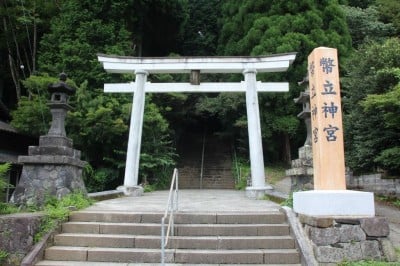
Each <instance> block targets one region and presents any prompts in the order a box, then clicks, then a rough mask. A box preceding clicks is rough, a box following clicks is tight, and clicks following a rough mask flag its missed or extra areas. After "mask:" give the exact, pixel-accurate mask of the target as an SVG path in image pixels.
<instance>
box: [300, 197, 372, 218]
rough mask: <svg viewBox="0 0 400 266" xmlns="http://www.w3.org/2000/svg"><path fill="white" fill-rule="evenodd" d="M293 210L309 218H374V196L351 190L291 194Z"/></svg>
mask: <svg viewBox="0 0 400 266" xmlns="http://www.w3.org/2000/svg"><path fill="white" fill-rule="evenodd" d="M293 210H294V211H295V212H296V213H299V214H304V215H311V216H358V217H360V216H362V217H373V216H375V203H374V194H373V193H371V192H360V191H353V190H311V191H302V192H295V193H293Z"/></svg>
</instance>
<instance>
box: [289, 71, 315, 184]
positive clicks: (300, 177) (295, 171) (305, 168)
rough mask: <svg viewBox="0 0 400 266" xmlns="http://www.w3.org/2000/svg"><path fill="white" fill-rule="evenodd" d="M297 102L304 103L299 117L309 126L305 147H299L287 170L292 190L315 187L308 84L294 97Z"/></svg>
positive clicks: (305, 80) (306, 80) (302, 82)
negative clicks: (297, 153)
mask: <svg viewBox="0 0 400 266" xmlns="http://www.w3.org/2000/svg"><path fill="white" fill-rule="evenodd" d="M307 83H308V78H307V77H306V78H304V80H303V81H301V82H299V85H302V84H307ZM294 102H295V103H299V104H302V106H303V110H302V111H301V112H300V113H299V114H298V115H297V117H299V118H301V119H303V120H304V123H305V124H306V128H307V138H306V141H305V143H304V146H303V147H300V148H299V158H298V159H296V160H292V164H291V166H292V168H290V169H288V170H286V175H287V176H290V180H291V187H290V190H291V191H299V190H310V189H313V161H312V143H311V111H310V91H309V88H308V86H306V90H305V91H304V92H300V96H299V97H298V98H296V99H294Z"/></svg>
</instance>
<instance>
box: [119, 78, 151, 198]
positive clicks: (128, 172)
mask: <svg viewBox="0 0 400 266" xmlns="http://www.w3.org/2000/svg"><path fill="white" fill-rule="evenodd" d="M135 75H136V90H135V93H134V94H133V110H132V114H131V123H130V126H129V139H128V149H127V154H126V165H125V178H124V186H123V187H120V189H122V190H124V192H125V194H131V193H132V192H133V191H134V190H136V187H137V184H138V175H139V159H140V147H141V142H142V129H143V126H142V125H143V115H144V103H145V91H144V86H145V84H146V80H147V75H148V72H147V71H144V70H136V71H135ZM129 190H131V191H129ZM132 190H133V191H132Z"/></svg>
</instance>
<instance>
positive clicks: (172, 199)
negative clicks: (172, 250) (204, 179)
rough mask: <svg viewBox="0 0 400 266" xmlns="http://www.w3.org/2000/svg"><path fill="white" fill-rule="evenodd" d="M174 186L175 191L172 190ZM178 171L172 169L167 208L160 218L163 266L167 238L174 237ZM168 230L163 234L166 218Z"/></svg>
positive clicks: (163, 263) (162, 263)
mask: <svg viewBox="0 0 400 266" xmlns="http://www.w3.org/2000/svg"><path fill="white" fill-rule="evenodd" d="M174 184H175V189H174ZM178 197H179V196H178V169H176V168H175V169H174V173H173V175H172V181H171V187H170V189H169V194H168V202H167V208H166V210H165V213H164V216H163V217H162V218H161V241H160V242H161V265H165V248H166V246H167V245H168V238H169V235H170V234H171V235H172V236H174V234H175V233H174V231H175V229H174V213H175V212H176V211H178ZM168 213H170V214H169V219H168V228H167V232H165V219H166V218H167V217H168Z"/></svg>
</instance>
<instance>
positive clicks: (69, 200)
mask: <svg viewBox="0 0 400 266" xmlns="http://www.w3.org/2000/svg"><path fill="white" fill-rule="evenodd" d="M92 204H93V200H92V199H89V198H88V197H87V196H86V195H84V194H83V193H72V194H68V195H66V196H65V197H63V198H62V199H60V200H59V199H57V198H55V197H50V198H49V199H48V200H47V201H46V204H45V206H44V209H43V211H44V213H45V214H46V215H45V217H44V218H43V219H42V221H41V224H40V230H39V232H38V233H37V234H36V235H35V237H34V240H35V243H37V242H38V241H40V239H42V237H43V236H44V235H45V234H47V233H48V232H50V231H52V230H54V229H55V228H57V226H58V225H60V224H61V223H62V222H64V221H66V220H67V218H68V216H69V215H70V213H71V211H72V210H80V209H83V208H86V207H89V206H90V205H92Z"/></svg>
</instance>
